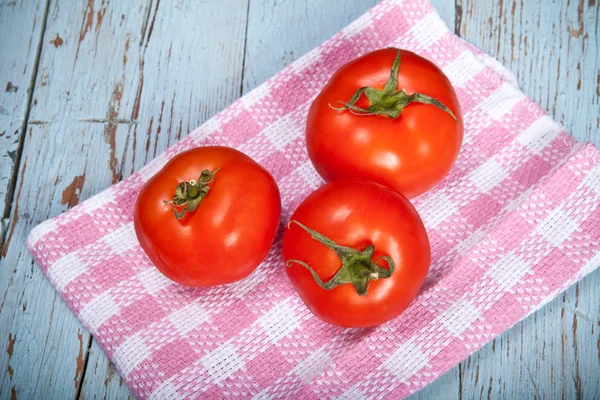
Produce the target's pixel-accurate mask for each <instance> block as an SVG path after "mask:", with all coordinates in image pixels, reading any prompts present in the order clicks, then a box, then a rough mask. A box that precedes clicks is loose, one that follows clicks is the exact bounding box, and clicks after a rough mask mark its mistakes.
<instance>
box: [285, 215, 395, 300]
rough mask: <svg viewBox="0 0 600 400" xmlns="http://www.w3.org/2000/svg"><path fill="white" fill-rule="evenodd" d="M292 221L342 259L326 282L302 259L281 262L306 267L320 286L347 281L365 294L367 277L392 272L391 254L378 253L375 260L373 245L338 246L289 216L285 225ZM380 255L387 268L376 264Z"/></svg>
mask: <svg viewBox="0 0 600 400" xmlns="http://www.w3.org/2000/svg"><path fill="white" fill-rule="evenodd" d="M292 222H293V223H295V224H296V225H298V226H299V227H300V228H302V229H303V230H305V231H306V232H307V233H308V234H309V235H310V236H311V237H312V238H313V239H315V240H316V241H318V242H320V243H322V244H323V245H325V246H327V247H329V248H330V249H332V250H333V251H335V252H336V253H337V255H338V257H339V258H340V261H341V262H342V266H341V267H340V269H339V270H338V271H337V272H336V273H335V275H334V276H333V277H332V278H331V279H329V280H328V281H327V282H323V280H322V279H321V277H320V276H319V275H318V274H317V273H316V272H315V270H314V269H313V268H312V267H311V266H310V265H308V264H307V263H305V262H304V261H300V260H287V261H286V263H285V265H286V266H287V267H291V266H292V265H293V264H299V265H301V266H303V267H304V268H306V269H308V271H309V272H310V274H311V275H312V277H313V278H314V280H315V282H316V283H317V284H318V285H319V286H320V287H322V288H323V289H325V290H331V289H333V288H334V287H336V286H339V285H343V284H347V283H351V284H352V285H353V286H354V288H355V289H356V293H358V295H359V296H365V295H366V294H367V291H368V289H369V283H370V282H371V281H374V280H377V279H385V278H389V277H390V276H392V274H393V273H394V269H395V268H396V263H395V262H394V260H393V259H392V258H391V257H389V256H381V257H379V258H378V259H377V260H375V261H373V252H374V251H375V246H373V245H369V246H367V247H366V248H365V249H364V250H362V251H360V250H357V249H354V248H352V247H347V246H342V245H340V244H338V243H336V242H334V241H333V240H331V239H329V238H328V237H326V236H324V235H322V234H321V233H319V232H317V231H314V230H312V229H310V228H308V227H307V226H305V225H304V224H302V223H300V222H298V221H296V220H291V221H290V222H289V224H288V229H289V228H290V225H291V224H292ZM382 259H383V260H385V261H387V264H388V266H389V269H388V268H383V267H381V266H379V265H378V264H377V263H378V262H379V260H382Z"/></svg>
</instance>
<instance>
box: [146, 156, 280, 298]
mask: <svg viewBox="0 0 600 400" xmlns="http://www.w3.org/2000/svg"><path fill="white" fill-rule="evenodd" d="M217 168H218V169H219V170H218V173H217V174H215V176H214V181H213V182H212V183H210V185H209V187H210V190H209V192H208V194H207V195H206V197H205V198H203V199H202V200H201V201H200V203H199V205H198V207H197V208H196V210H194V211H193V212H187V213H186V214H185V215H184V216H183V218H181V219H177V218H176V217H175V215H174V212H173V210H172V209H171V208H170V207H169V206H168V205H166V204H165V203H164V202H165V201H170V200H171V199H172V198H173V195H174V192H175V188H176V187H177V185H178V184H179V183H180V182H184V181H190V180H192V179H194V180H195V179H198V177H199V176H200V173H201V172H202V171H203V170H205V169H207V170H209V171H214V170H216V169H217ZM280 213H281V201H280V195H279V188H278V187H277V184H276V183H275V180H274V179H273V177H272V176H271V174H269V172H267V170H265V169H264V168H263V167H261V166H260V165H259V164H257V163H256V162H255V161H254V160H252V159H251V158H250V157H248V156H246V155H245V154H243V153H241V152H239V151H237V150H235V149H231V148H227V147H216V146H215V147H198V148H195V149H192V150H188V151H186V152H183V153H180V154H178V155H176V156H175V157H173V159H171V160H170V161H169V162H168V163H167V164H166V165H165V166H164V167H163V168H162V169H161V170H160V171H159V172H158V173H157V174H156V175H154V176H153V177H152V178H151V179H150V180H149V181H148V182H147V183H146V184H145V185H144V187H143V188H142V190H141V191H140V193H139V196H138V199H137V201H136V204H135V209H134V226H135V232H136V235H137V237H138V240H139V242H140V245H141V246H142V249H143V250H144V251H145V253H146V254H147V255H148V257H149V258H150V260H151V261H152V263H153V264H154V265H155V266H156V268H157V269H158V270H159V271H160V272H162V273H163V274H164V275H165V276H167V277H168V278H169V279H171V280H173V281H175V282H177V283H179V284H182V285H186V286H196V287H204V286H214V285H221V284H226V283H231V282H235V281H237V280H240V279H242V278H244V277H246V276H247V275H249V274H250V273H251V272H252V271H254V269H256V267H257V266H258V265H259V264H260V263H261V262H262V260H263V259H264V258H265V256H266V255H267V252H268V251H269V249H270V247H271V244H272V242H273V239H274V237H275V234H276V232H277V228H278V225H279V217H280Z"/></svg>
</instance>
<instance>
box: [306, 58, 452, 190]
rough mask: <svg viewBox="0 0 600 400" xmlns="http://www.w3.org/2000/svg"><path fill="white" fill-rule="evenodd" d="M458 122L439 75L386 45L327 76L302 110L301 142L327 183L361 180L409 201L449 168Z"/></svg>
mask: <svg viewBox="0 0 600 400" xmlns="http://www.w3.org/2000/svg"><path fill="white" fill-rule="evenodd" d="M340 106H341V107H340ZM338 107H340V108H338ZM460 121H462V116H461V112H460V106H459V103H458V100H457V98H456V94H455V93H454V89H453V88H452V85H451V84H450V81H449V80H448V78H446V76H445V75H444V74H443V72H442V71H441V70H440V69H439V68H438V67H436V66H435V65H434V64H433V63H432V62H431V61H429V60H426V59H425V58H423V57H420V56H418V55H416V54H414V53H411V52H410V51H406V50H398V49H393V48H388V49H382V50H377V51H374V52H372V53H368V54H365V55H364V56H362V57H359V58H357V59H355V60H353V61H351V62H349V63H348V64H346V65H344V66H343V67H342V68H340V69H339V70H338V71H337V72H336V73H335V74H334V75H333V76H332V77H331V79H330V80H329V83H327V85H326V86H325V87H324V88H323V90H322V91H321V93H320V94H319V95H318V96H317V98H316V99H315V101H314V102H313V103H312V106H311V107H310V110H309V112H308V121H307V124H306V144H307V148H308V154H309V156H310V159H311V160H312V163H313V164H314V166H315V168H316V169H317V171H318V172H319V174H320V175H321V176H322V177H323V179H325V180H326V181H332V180H336V179H341V178H346V177H356V178H363V179H367V180H372V181H374V182H378V183H381V184H383V185H385V186H388V187H390V188H392V189H394V190H395V191H397V192H400V193H402V194H404V195H405V196H406V197H408V198H413V197H415V196H417V195H419V194H422V193H424V192H426V191H427V190H429V189H431V188H432V187H433V186H435V185H436V184H437V183H438V182H440V181H441V180H442V179H443V178H444V176H446V174H447V173H448V171H450V168H451V167H452V165H453V164H454V161H456V157H457V156H458V152H459V150H460V146H461V144H462V139H463V125H462V123H461V122H460Z"/></svg>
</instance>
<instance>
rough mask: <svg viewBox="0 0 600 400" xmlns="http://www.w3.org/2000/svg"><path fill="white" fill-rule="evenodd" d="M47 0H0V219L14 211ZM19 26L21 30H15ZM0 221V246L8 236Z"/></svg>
mask: <svg viewBox="0 0 600 400" xmlns="http://www.w3.org/2000/svg"><path fill="white" fill-rule="evenodd" d="M46 8H47V1H46V0H35V1H33V0H22V1H10V2H9V1H0V54H1V55H2V61H1V62H0V218H2V219H4V218H6V217H7V216H8V213H9V212H10V202H11V201H12V191H13V190H14V178H13V175H14V172H15V168H14V165H15V163H17V164H18V157H19V154H20V145H21V140H20V138H21V137H22V136H23V135H22V134H23V130H24V128H25V127H24V121H25V119H26V117H27V110H28V107H29V102H30V96H29V94H30V93H31V85H32V77H33V76H34V74H35V69H36V65H37V56H38V53H39V49H40V48H41V46H40V44H41V40H42V39H41V35H42V33H43V31H44V29H43V27H44V22H45V17H46V16H45V14H46V11H47V10H46ZM15 27H19V29H18V31H15ZM5 222H6V221H0V225H1V226H0V243H3V240H4V237H5V231H4V229H3V228H4V224H5Z"/></svg>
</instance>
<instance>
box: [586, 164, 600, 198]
mask: <svg viewBox="0 0 600 400" xmlns="http://www.w3.org/2000/svg"><path fill="white" fill-rule="evenodd" d="M582 183H583V184H584V185H585V186H587V187H588V188H590V189H591V190H592V192H594V193H596V194H597V195H599V196H600V164H598V165H596V166H595V167H594V168H592V169H591V170H590V171H589V172H588V173H587V174H586V176H585V177H584V178H583V181H582Z"/></svg>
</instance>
